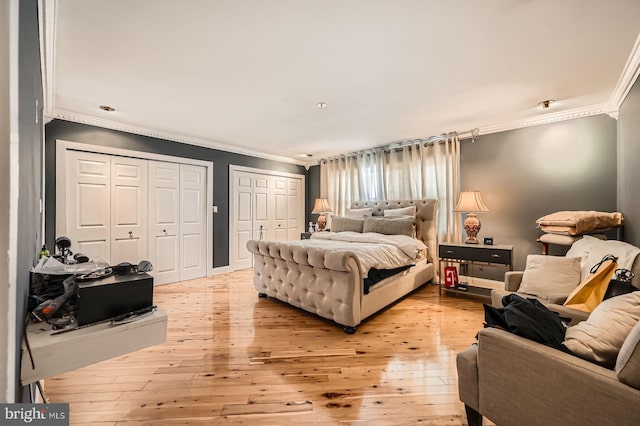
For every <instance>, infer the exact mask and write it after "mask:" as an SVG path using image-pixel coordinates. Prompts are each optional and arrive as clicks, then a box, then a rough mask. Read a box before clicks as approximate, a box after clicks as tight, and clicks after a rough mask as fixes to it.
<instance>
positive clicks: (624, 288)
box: [604, 280, 640, 300]
mask: <svg viewBox="0 0 640 426" xmlns="http://www.w3.org/2000/svg"><path fill="white" fill-rule="evenodd" d="M638 290H640V288H637V287H634V285H633V284H631V283H630V282H628V281H620V280H611V281H609V287H607V292H606V293H605V294H604V300H607V299H609V298H611V297H615V296H620V295H621V294H627V293H631V292H633V291H638Z"/></svg>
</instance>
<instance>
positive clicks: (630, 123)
mask: <svg viewBox="0 0 640 426" xmlns="http://www.w3.org/2000/svg"><path fill="white" fill-rule="evenodd" d="M618 177H619V179H618V209H619V210H620V211H621V212H622V213H624V222H625V225H624V239H625V241H628V242H629V243H631V244H633V245H636V246H640V79H636V82H635V84H634V85H633V87H632V88H631V91H630V92H629V94H627V97H626V98H625V100H624V102H623V103H622V105H621V106H620V111H619V113H618Z"/></svg>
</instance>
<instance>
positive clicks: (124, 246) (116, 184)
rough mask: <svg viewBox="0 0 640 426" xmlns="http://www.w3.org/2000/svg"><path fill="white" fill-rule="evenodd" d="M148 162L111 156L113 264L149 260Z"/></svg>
mask: <svg viewBox="0 0 640 426" xmlns="http://www.w3.org/2000/svg"><path fill="white" fill-rule="evenodd" d="M147 219H148V218H147V160H140V159H136V158H127V157H115V156H114V157H111V264H112V265H117V264H118V263H121V262H129V263H131V264H138V263H139V262H140V261H141V260H145V259H147V245H148V243H147Z"/></svg>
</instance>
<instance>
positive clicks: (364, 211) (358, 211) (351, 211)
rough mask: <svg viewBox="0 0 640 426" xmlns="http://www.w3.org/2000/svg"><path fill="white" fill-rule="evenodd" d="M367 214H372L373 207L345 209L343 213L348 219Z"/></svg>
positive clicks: (363, 216)
mask: <svg viewBox="0 0 640 426" xmlns="http://www.w3.org/2000/svg"><path fill="white" fill-rule="evenodd" d="M368 216H373V208H372V207H369V208H365V209H347V211H346V212H345V214H344V217H348V218H349V219H363V218H365V217H368Z"/></svg>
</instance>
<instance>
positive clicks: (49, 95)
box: [38, 0, 58, 123]
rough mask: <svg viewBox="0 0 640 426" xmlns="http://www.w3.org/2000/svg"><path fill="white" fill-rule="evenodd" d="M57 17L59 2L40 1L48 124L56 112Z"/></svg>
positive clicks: (43, 73)
mask: <svg viewBox="0 0 640 426" xmlns="http://www.w3.org/2000/svg"><path fill="white" fill-rule="evenodd" d="M57 16H58V2H57V0H38V21H39V31H40V62H41V64H42V65H41V69H42V89H43V98H44V99H43V101H44V102H43V103H44V105H43V107H44V118H45V122H46V123H48V122H50V121H51V120H53V118H54V110H55V93H56V92H55V82H56V79H55V70H56V23H57Z"/></svg>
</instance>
